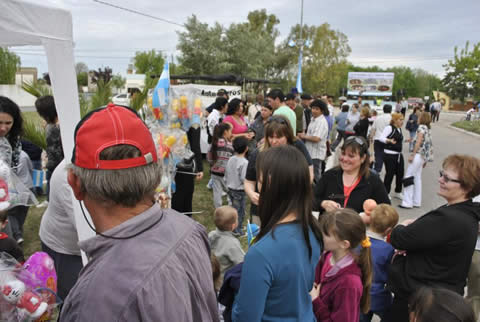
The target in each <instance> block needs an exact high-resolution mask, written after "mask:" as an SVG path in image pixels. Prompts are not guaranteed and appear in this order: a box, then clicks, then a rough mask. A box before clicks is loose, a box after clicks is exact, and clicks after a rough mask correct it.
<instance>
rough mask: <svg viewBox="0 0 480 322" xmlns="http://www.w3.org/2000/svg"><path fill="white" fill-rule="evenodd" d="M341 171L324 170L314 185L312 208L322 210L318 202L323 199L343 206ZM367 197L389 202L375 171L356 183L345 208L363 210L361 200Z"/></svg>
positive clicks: (338, 169) (383, 186) (335, 169)
mask: <svg viewBox="0 0 480 322" xmlns="http://www.w3.org/2000/svg"><path fill="white" fill-rule="evenodd" d="M342 174H343V171H342V169H341V168H333V169H331V170H328V171H327V172H325V173H324V174H323V176H322V178H321V179H320V181H319V182H318V184H317V185H316V186H315V196H314V202H313V209H314V210H317V211H320V212H323V211H324V209H323V208H322V207H320V204H321V203H322V201H324V200H333V201H336V202H338V203H339V204H340V205H342V206H343V202H344V201H345V197H344V194H343V179H342ZM367 199H373V200H375V201H376V202H377V204H381V203H386V204H390V199H389V198H388V194H387V191H386V190H385V185H384V184H383V182H382V180H380V178H379V177H378V175H377V174H376V173H373V172H370V175H369V176H368V178H365V177H363V178H362V179H361V180H360V182H359V183H358V185H357V186H356V187H355V189H353V191H352V193H351V194H350V198H349V199H348V203H347V208H351V209H353V210H355V211H357V212H362V211H363V202H364V201H365V200H367Z"/></svg>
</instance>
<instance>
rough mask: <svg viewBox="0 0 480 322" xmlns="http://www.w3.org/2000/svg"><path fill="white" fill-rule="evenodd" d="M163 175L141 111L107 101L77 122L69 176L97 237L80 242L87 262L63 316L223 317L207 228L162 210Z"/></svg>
mask: <svg viewBox="0 0 480 322" xmlns="http://www.w3.org/2000/svg"><path fill="white" fill-rule="evenodd" d="M160 179H161V165H160V164H159V163H158V162H157V153H156V149H155V144H154V142H153V139H152V135H151V133H150V132H149V130H148V128H147V127H146V125H145V124H144V123H143V121H142V120H141V119H140V118H139V117H138V115H137V114H136V112H135V111H133V110H131V109H129V108H126V107H122V106H115V105H113V104H109V105H108V106H107V107H105V108H99V109H97V110H95V111H93V112H91V113H89V114H88V115H86V116H85V117H84V118H83V119H82V120H81V121H80V123H79V124H78V125H77V127H76V129H75V148H74V151H73V155H72V166H71V168H70V169H69V172H68V182H69V184H70V186H71V187H72V190H73V193H74V195H75V198H76V199H78V200H79V202H80V206H82V202H83V204H84V206H85V208H87V209H88V212H89V213H90V215H91V218H92V221H93V226H92V225H91V224H90V222H89V221H88V220H87V218H86V216H85V214H84V217H85V220H87V223H88V224H89V226H90V227H91V228H92V229H93V230H94V231H95V232H96V234H97V235H96V236H95V237H92V238H90V239H87V240H83V241H81V242H79V246H80V248H81V249H82V250H83V251H84V252H85V253H86V255H87V256H88V258H89V262H88V264H87V265H86V266H85V267H84V268H83V270H82V271H81V273H80V276H79V279H78V281H77V283H76V284H75V286H74V287H73V289H72V290H71V291H70V293H69V295H68V297H67V298H66V300H65V304H64V306H63V308H62V311H61V315H60V320H61V321H69V322H70V321H218V311H217V304H216V296H215V291H214V288H213V280H212V269H211V264H210V249H209V246H208V238H207V234H206V232H205V229H204V227H203V226H201V225H200V224H198V223H197V222H195V221H193V220H192V219H190V218H188V217H187V216H183V215H180V214H178V213H176V212H175V211H173V210H164V209H161V208H160V206H159V205H158V204H157V203H156V202H155V201H154V193H155V188H156V187H157V186H158V184H159V183H160ZM82 211H83V206H82Z"/></svg>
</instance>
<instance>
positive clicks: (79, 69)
mask: <svg viewBox="0 0 480 322" xmlns="http://www.w3.org/2000/svg"><path fill="white" fill-rule="evenodd" d="M75 73H76V74H77V75H78V74H81V73H88V66H87V64H85V63H84V62H78V63H76V64H75Z"/></svg>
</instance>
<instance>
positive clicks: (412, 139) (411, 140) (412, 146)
mask: <svg viewBox="0 0 480 322" xmlns="http://www.w3.org/2000/svg"><path fill="white" fill-rule="evenodd" d="M409 132H410V143H409V144H408V151H409V152H413V148H414V147H415V146H414V143H415V137H416V136H417V131H409Z"/></svg>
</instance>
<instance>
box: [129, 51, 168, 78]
mask: <svg viewBox="0 0 480 322" xmlns="http://www.w3.org/2000/svg"><path fill="white" fill-rule="evenodd" d="M133 61H134V65H135V69H136V73H137V74H149V75H153V74H160V73H161V72H162V70H163V65H164V63H165V59H164V58H163V56H162V54H161V53H157V52H156V51H155V50H153V49H152V50H150V51H137V52H136V53H135V58H133Z"/></svg>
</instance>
